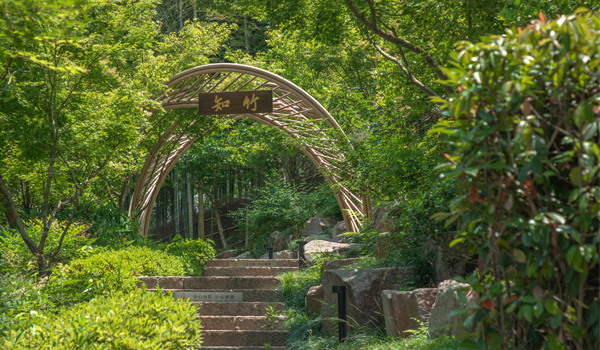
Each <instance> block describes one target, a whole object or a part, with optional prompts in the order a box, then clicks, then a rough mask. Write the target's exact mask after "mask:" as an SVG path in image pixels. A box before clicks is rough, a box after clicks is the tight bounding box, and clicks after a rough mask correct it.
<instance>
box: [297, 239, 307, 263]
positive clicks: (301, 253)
mask: <svg viewBox="0 0 600 350" xmlns="http://www.w3.org/2000/svg"><path fill="white" fill-rule="evenodd" d="M296 243H298V267H299V268H303V267H306V257H305V256H304V246H305V245H306V243H307V242H304V241H296Z"/></svg>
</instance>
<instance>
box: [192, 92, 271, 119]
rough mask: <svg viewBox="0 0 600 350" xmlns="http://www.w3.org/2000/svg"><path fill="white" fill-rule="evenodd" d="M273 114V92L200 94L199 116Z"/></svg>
mask: <svg viewBox="0 0 600 350" xmlns="http://www.w3.org/2000/svg"><path fill="white" fill-rule="evenodd" d="M271 112H273V91H272V90H256V91H236V92H203V93H200V94H198V114H200V115H215V114H245V113H271Z"/></svg>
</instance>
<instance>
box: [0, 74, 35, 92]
mask: <svg viewBox="0 0 600 350" xmlns="http://www.w3.org/2000/svg"><path fill="white" fill-rule="evenodd" d="M6 70H7V71H8V68H7V69H6ZM17 73H29V71H28V70H21V69H17V70H16V71H14V72H12V73H10V75H9V76H8V82H7V83H6V85H4V87H3V88H2V90H0V95H2V94H3V93H4V91H6V89H8V87H9V86H10V84H12V79H13V76H14V75H15V74H17ZM5 76H6V74H4V75H3V76H2V78H4V77H5Z"/></svg>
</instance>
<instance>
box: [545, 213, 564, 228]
mask: <svg viewBox="0 0 600 350" xmlns="http://www.w3.org/2000/svg"><path fill="white" fill-rule="evenodd" d="M546 216H548V217H549V218H551V219H552V220H554V222H558V223H559V224H561V225H563V224H564V223H565V222H566V219H565V217H564V216H562V215H560V214H558V213H546Z"/></svg>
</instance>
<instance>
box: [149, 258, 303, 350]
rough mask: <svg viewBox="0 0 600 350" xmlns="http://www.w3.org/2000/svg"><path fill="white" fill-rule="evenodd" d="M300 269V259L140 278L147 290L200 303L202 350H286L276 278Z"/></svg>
mask: <svg viewBox="0 0 600 350" xmlns="http://www.w3.org/2000/svg"><path fill="white" fill-rule="evenodd" d="M297 269H298V260H287V259H286V260H267V259H222V260H209V261H208V262H207V268H206V271H205V272H204V275H203V276H201V277H195V276H186V277H139V279H140V280H141V281H142V282H144V283H145V284H146V288H147V289H148V290H153V289H155V288H156V287H158V286H160V287H161V288H163V290H171V291H173V295H174V296H175V297H176V298H189V299H190V301H192V303H194V304H197V305H198V315H199V319H200V321H201V322H202V334H203V339H204V341H203V343H202V349H203V350H234V349H235V350H259V349H265V344H269V346H270V348H269V349H273V350H283V349H284V343H285V340H286V338H287V332H286V331H284V330H283V328H282V325H283V321H284V320H285V318H284V316H281V314H282V313H283V310H284V309H285V305H284V304H283V303H282V302H281V298H282V293H281V290H279V289H278V288H279V283H280V280H279V278H278V277H276V276H277V275H278V274H280V273H283V272H288V271H295V270H297Z"/></svg>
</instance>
